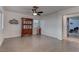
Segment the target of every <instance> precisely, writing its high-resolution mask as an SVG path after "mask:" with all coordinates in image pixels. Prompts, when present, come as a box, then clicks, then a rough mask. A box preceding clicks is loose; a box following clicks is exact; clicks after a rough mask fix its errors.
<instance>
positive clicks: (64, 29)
mask: <svg viewBox="0 0 79 59" xmlns="http://www.w3.org/2000/svg"><path fill="white" fill-rule="evenodd" d="M74 16H79V13H73V14H67V15H64V16H63V19H62V39H68V36H67V18H69V17H74Z"/></svg>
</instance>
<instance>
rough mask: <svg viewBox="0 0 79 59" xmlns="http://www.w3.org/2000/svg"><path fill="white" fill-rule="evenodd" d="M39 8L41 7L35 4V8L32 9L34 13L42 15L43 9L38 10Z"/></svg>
mask: <svg viewBox="0 0 79 59" xmlns="http://www.w3.org/2000/svg"><path fill="white" fill-rule="evenodd" d="M37 9H39V7H37V6H33V9H32V11H33V15H35V16H36V15H39V16H40V15H41V14H42V13H43V11H37Z"/></svg>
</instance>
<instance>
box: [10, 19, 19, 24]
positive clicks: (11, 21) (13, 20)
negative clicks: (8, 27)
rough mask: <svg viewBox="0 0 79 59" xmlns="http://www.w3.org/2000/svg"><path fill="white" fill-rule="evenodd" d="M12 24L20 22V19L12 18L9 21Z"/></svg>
mask: <svg viewBox="0 0 79 59" xmlns="http://www.w3.org/2000/svg"><path fill="white" fill-rule="evenodd" d="M9 23H10V24H18V20H16V19H12V20H10V21H9Z"/></svg>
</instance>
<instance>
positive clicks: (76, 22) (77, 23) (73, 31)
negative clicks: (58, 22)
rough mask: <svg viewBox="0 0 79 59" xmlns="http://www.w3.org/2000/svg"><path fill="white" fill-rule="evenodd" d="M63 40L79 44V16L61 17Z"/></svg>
mask: <svg viewBox="0 0 79 59" xmlns="http://www.w3.org/2000/svg"><path fill="white" fill-rule="evenodd" d="M63 39H67V40H72V41H76V42H79V14H72V15H65V16H63Z"/></svg>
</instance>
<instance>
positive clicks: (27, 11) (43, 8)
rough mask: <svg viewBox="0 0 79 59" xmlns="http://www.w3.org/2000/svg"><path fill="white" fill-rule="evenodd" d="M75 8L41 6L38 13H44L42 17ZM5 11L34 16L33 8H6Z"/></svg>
mask: <svg viewBox="0 0 79 59" xmlns="http://www.w3.org/2000/svg"><path fill="white" fill-rule="evenodd" d="M72 7H73V6H39V9H38V11H43V12H44V13H43V14H42V15H47V14H50V13H54V12H57V11H61V10H64V9H68V8H72ZM4 9H5V10H7V11H13V12H19V13H23V14H32V6H5V7H4Z"/></svg>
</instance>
